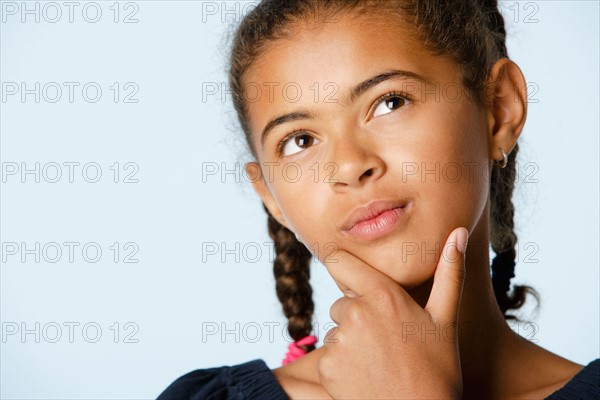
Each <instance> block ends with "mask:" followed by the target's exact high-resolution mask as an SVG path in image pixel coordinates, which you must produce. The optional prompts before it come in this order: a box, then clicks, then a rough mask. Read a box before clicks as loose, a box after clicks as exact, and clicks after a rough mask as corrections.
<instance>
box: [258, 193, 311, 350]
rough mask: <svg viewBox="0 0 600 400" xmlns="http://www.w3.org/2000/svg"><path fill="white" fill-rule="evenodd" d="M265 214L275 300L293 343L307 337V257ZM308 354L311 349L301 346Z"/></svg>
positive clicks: (269, 214) (309, 298) (308, 277)
mask: <svg viewBox="0 0 600 400" xmlns="http://www.w3.org/2000/svg"><path fill="white" fill-rule="evenodd" d="M263 207H264V209H265V211H266V212H267V214H268V216H269V219H268V227H269V236H270V237H271V239H273V241H274V243H275V261H274V262H273V274H274V276H275V289H276V291H277V298H279V301H280V302H281V305H282V307H283V313H284V314H285V316H286V318H287V319H288V332H289V334H290V336H291V337H292V339H294V341H298V340H300V339H302V338H303V337H304V336H308V335H310V333H311V331H312V315H313V311H314V303H313V300H312V288H311V286H310V283H309V279H310V260H311V259H312V255H311V253H310V252H309V251H308V249H307V248H306V246H304V245H303V244H302V243H300V242H299V241H298V240H297V239H296V235H294V233H292V232H291V231H290V230H289V229H287V228H286V227H285V226H283V225H281V224H280V223H279V222H278V221H277V220H276V219H275V218H274V217H273V216H272V215H271V213H270V212H269V210H268V209H267V207H265V205H264V204H263ZM301 347H305V348H304V350H305V351H307V352H309V351H311V350H314V348H315V346H314V345H312V346H301Z"/></svg>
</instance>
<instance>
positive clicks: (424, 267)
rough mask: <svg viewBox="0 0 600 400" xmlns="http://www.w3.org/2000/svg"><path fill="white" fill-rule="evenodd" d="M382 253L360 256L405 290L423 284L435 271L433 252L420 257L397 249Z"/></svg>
mask: <svg viewBox="0 0 600 400" xmlns="http://www.w3.org/2000/svg"><path fill="white" fill-rule="evenodd" d="M399 253H400V254H399ZM382 254H385V253H384V252H382V251H379V252H378V253H377V254H369V255H365V257H364V258H363V257H361V258H362V259H363V260H364V261H365V262H366V263H368V264H369V265H371V266H372V267H373V268H376V269H377V270H378V271H380V272H381V273H383V274H385V275H387V276H388V277H390V278H391V279H393V280H394V281H396V283H398V284H399V285H400V286H402V288H404V289H405V290H411V289H414V288H416V287H418V286H421V285H423V284H425V283H426V282H427V281H429V280H430V279H431V278H432V277H433V275H434V273H435V268H436V260H434V259H433V258H434V255H433V254H429V255H426V257H421V255H420V254H415V255H412V256H410V255H404V253H401V252H397V251H396V252H393V253H391V254H385V255H382ZM359 257H360V256H359Z"/></svg>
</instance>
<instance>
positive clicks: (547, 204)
mask: <svg viewBox="0 0 600 400" xmlns="http://www.w3.org/2000/svg"><path fill="white" fill-rule="evenodd" d="M6 3H10V2H2V7H3V8H4V7H5V6H6ZM15 4H17V6H18V7H21V4H22V3H21V2H20V1H19V2H16V3H15ZM27 4H28V7H30V8H33V7H34V4H35V3H34V2H28V3H27ZM58 4H59V5H61V8H62V11H63V13H66V12H67V11H68V9H67V8H66V7H65V6H62V4H63V3H62V2H59V3H58ZM80 4H81V5H80V6H79V7H78V8H76V9H75V13H74V22H73V23H70V22H69V20H68V15H66V14H63V15H62V18H61V19H60V20H59V21H58V22H56V23H49V22H47V21H45V20H44V18H43V15H42V18H41V19H40V22H39V23H36V22H34V20H33V18H34V17H33V16H31V15H30V16H27V21H26V22H25V23H23V22H21V21H20V14H17V15H8V14H7V13H3V18H5V20H4V19H3V21H2V23H1V25H0V35H1V38H0V45H1V62H0V67H1V77H0V80H1V81H2V82H17V83H20V82H27V84H28V87H29V88H31V87H33V83H34V82H40V83H41V86H43V85H44V84H46V83H48V82H58V83H59V84H62V82H80V83H81V86H79V87H78V88H79V89H76V91H75V98H74V101H73V103H70V102H69V101H68V98H67V93H66V86H63V89H64V91H63V98H61V100H60V101H58V102H57V103H50V102H48V101H45V100H44V98H42V99H41V101H40V103H36V102H35V101H34V100H33V96H32V95H29V96H28V97H27V98H26V101H25V102H24V103H23V102H21V101H20V99H19V97H18V96H9V97H8V98H7V100H6V101H3V102H2V103H0V106H1V109H0V121H1V122H0V124H1V125H0V128H1V142H0V147H1V154H0V155H1V158H2V160H1V161H2V163H4V164H3V165H4V167H5V168H8V165H9V164H7V163H11V162H16V163H17V164H19V165H20V164H21V162H25V163H27V165H28V166H29V167H32V166H33V165H34V163H35V162H39V163H40V166H45V165H46V166H48V168H50V167H49V166H51V165H52V164H48V163H52V162H56V163H59V164H61V165H62V164H63V163H64V162H79V163H81V165H80V166H79V167H78V168H77V169H76V170H75V172H76V174H75V177H74V182H73V183H70V182H69V181H68V176H66V173H67V172H68V170H67V169H66V167H63V176H62V178H61V180H60V181H59V182H58V183H48V182H46V181H44V179H43V178H42V179H41V181H40V183H35V182H34V181H33V176H31V175H29V176H27V181H26V182H25V183H22V182H21V178H20V177H19V175H14V176H7V177H6V182H5V183H2V187H1V189H2V192H1V200H2V203H1V221H2V222H1V236H2V237H1V241H2V243H4V244H5V246H6V244H7V243H11V242H15V243H19V244H20V243H21V242H26V243H27V246H28V248H32V247H33V246H34V243H35V242H39V243H40V244H41V246H44V245H45V244H47V243H50V242H57V243H63V242H78V243H80V245H79V246H78V247H77V248H76V249H77V250H76V252H75V260H74V262H73V263H70V262H69V261H68V255H67V254H65V253H63V255H62V258H61V259H60V260H59V261H58V262H56V263H50V262H47V261H45V260H44V259H43V257H42V259H41V260H40V262H39V263H36V262H35V260H34V258H33V255H29V256H27V258H26V262H22V261H21V259H20V254H21V253H18V254H17V255H8V254H3V257H4V256H5V258H6V260H5V261H6V262H4V260H3V263H2V267H1V295H0V300H1V309H0V311H1V321H2V324H3V329H4V337H3V342H2V343H0V346H1V347H0V350H1V356H0V361H1V374H0V387H1V391H0V397H2V398H3V399H32V398H45V399H65V398H79V399H91V398H94V399H116V398H119V399H125V398H136V399H141V398H155V397H156V396H157V395H158V394H159V393H160V392H161V391H162V390H163V389H164V388H165V387H166V386H167V385H168V384H170V383H171V382H172V381H173V380H174V379H175V378H177V377H178V376H180V375H181V374H183V373H186V372H188V371H191V370H193V369H196V368H205V367H212V366H220V365H225V364H237V363H241V362H245V361H248V360H251V359H254V358H263V359H264V360H265V361H266V362H267V364H268V365H269V366H270V367H271V368H275V367H277V366H279V365H281V360H282V358H283V356H284V355H285V352H286V347H287V344H288V341H287V337H286V336H285V335H283V334H282V332H284V331H285V325H284V324H285V322H286V321H285V319H284V318H283V316H282V313H281V311H280V305H279V302H278V301H277V298H276V296H275V290H274V280H273V277H272V272H271V263H270V260H271V256H272V253H271V252H270V251H269V250H270V247H269V245H268V243H269V238H268V235H267V231H266V217H265V214H264V211H263V210H262V208H261V206H260V202H259V200H258V197H257V196H256V195H254V193H253V192H252V189H251V186H250V184H249V183H248V182H246V181H245V180H244V179H243V177H242V176H240V175H238V178H237V179H236V176H235V175H233V174H229V175H225V176H224V177H223V179H221V178H220V175H219V174H217V175H211V176H205V177H204V178H205V179H203V175H202V171H203V168H205V170H206V168H209V167H211V166H213V165H217V166H218V167H219V168H221V163H225V165H226V166H227V168H230V169H231V168H233V167H234V166H236V165H237V166H238V173H239V172H240V171H241V166H242V164H241V163H242V162H243V161H244V160H245V158H244V156H243V150H244V148H243V145H242V142H241V140H240V139H241V134H239V133H238V131H237V127H236V120H235V115H234V114H233V111H232V107H231V105H230V97H229V96H226V99H225V100H226V101H225V102H222V101H221V97H220V96H219V95H220V94H222V93H221V92H219V95H217V96H209V97H208V98H207V99H205V100H206V101H203V98H202V91H203V83H204V84H205V86H206V84H209V85H210V83H216V84H217V85H220V84H221V82H225V80H226V77H225V74H224V68H225V66H224V62H225V60H226V55H227V51H228V47H227V41H226V39H225V34H226V32H227V31H228V26H229V24H227V23H223V22H222V18H226V19H231V18H233V17H238V18H239V16H240V14H242V13H243V10H244V9H246V10H247V9H248V8H247V6H246V5H245V4H244V3H238V4H237V10H238V11H237V12H236V11H234V12H233V14H230V15H224V9H223V3H222V2H200V1H172V2H171V1H137V2H135V3H133V5H128V4H126V2H121V3H119V4H117V5H118V8H119V10H120V14H119V22H118V23H115V22H114V21H113V18H114V12H113V10H112V9H110V8H109V7H111V6H113V2H112V1H110V2H98V4H99V6H100V8H101V10H102V16H101V18H100V20H99V21H98V22H97V23H90V22H86V21H85V20H84V19H83V17H82V13H81V11H82V8H83V6H84V5H86V4H87V3H86V2H81V3H80ZM44 5H45V3H43V2H40V3H39V6H38V7H40V11H42V8H43V7H44ZM251 5H252V4H250V6H251ZM136 6H137V9H136V8H135V7H136ZM47 7H48V6H47ZM113 7H114V6H113ZM203 7H204V8H203ZM227 7H228V9H230V10H235V7H236V4H235V3H234V2H228V3H227ZM502 9H503V11H504V15H505V18H506V20H507V24H508V28H507V29H508V35H509V39H508V49H509V54H510V56H511V58H512V59H513V60H515V61H516V62H517V63H518V64H519V65H520V66H521V68H522V70H523V72H524V74H525V77H526V78H527V81H528V82H529V83H530V85H531V86H530V93H532V94H531V100H537V103H533V102H532V103H531V104H530V106H529V112H528V120H527V123H526V126H525V129H524V131H523V135H522V136H521V153H520V155H519V157H520V161H521V162H522V163H525V162H528V161H530V162H533V163H535V164H536V165H537V166H538V167H539V169H538V170H537V172H536V174H535V178H536V179H538V180H539V181H538V183H523V182H522V181H521V183H520V184H519V185H518V186H517V190H516V194H515V202H516V207H517V216H516V224H517V227H516V232H517V234H518V237H519V252H520V256H521V257H524V256H525V255H527V254H529V255H531V256H532V260H538V262H529V263H525V262H520V263H518V264H517V269H516V278H515V279H514V280H513V283H524V284H530V285H533V286H534V287H535V288H536V289H538V290H539V292H540V293H541V295H542V301H543V303H542V308H541V309H540V310H539V312H538V313H537V314H531V313H528V312H527V311H528V310H530V308H528V307H525V310H524V312H523V313H521V314H520V315H521V316H522V317H524V318H529V319H530V320H532V321H533V322H535V332H534V331H532V329H531V326H530V327H529V329H528V330H527V329H525V328H527V327H525V328H523V327H517V326H515V329H521V331H520V332H521V333H522V334H523V335H524V336H526V337H529V338H533V339H534V340H537V343H538V344H540V345H541V346H543V347H545V348H547V349H549V350H551V351H553V352H555V353H557V354H559V355H561V356H563V357H566V358H568V359H571V360H573V361H575V362H578V363H581V364H587V363H588V362H589V361H591V360H592V359H594V358H596V357H598V356H599V355H600V353H599V351H600V349H599V344H598V343H599V313H600V311H599V273H598V271H599V268H598V265H599V263H598V261H599V260H598V204H599V203H598V181H599V179H598V178H599V177H598V167H599V166H598V159H599V157H598V136H599V135H598V133H599V129H598V128H599V126H598V109H599V107H598V98H599V85H598V76H599V68H598V48H599V43H598V37H599V32H598V25H599V24H598V12H599V6H598V2H595V1H537V2H503V3H502ZM203 10H204V12H203ZM516 10H519V11H520V13H519V15H517V14H516V13H515V12H516ZM46 11H47V12H48V14H47V15H46V16H47V17H48V19H51V18H54V12H55V11H54V10H52V9H50V8H46ZM93 11H94V10H93V8H89V9H88V14H87V15H88V16H91V17H93V16H94V12H93ZM131 12H134V13H135V15H134V16H133V17H134V18H137V19H138V22H137V23H123V22H122V20H123V18H124V17H125V15H128V14H129V13H131ZM213 13H214V14H213ZM532 13H533V14H532ZM527 16H529V17H530V19H529V22H528V23H527V22H525V20H526V19H527ZM535 19H537V22H535V21H533V20H535ZM229 30H231V28H229ZM86 82H97V83H98V85H100V87H101V88H102V90H103V93H102V96H101V98H100V100H99V101H98V102H96V103H89V102H87V101H85V100H84V99H83V98H82V95H81V87H82V86H83V85H84V84H85V83H86ZM114 82H119V86H120V94H121V98H120V99H119V102H117V103H115V102H114V101H113V97H112V96H113V94H114V92H113V91H111V89H110V88H109V87H110V86H111V85H112V84H113V83H114ZM127 82H133V83H134V84H135V85H137V87H138V88H139V91H138V92H137V93H136V94H135V95H134V96H133V99H137V100H138V102H137V103H124V102H123V101H122V100H123V97H122V96H123V95H125V94H127V93H130V92H131V91H132V90H131V89H128V90H126V88H125V87H124V85H125V84H126V83H127ZM536 90H537V91H536ZM49 93H50V94H48V95H49V96H53V93H54V92H49ZM90 93H92V94H93V92H90ZM3 94H5V93H3ZM115 162H119V169H120V172H121V174H120V176H119V178H118V181H119V182H118V183H114V182H113V180H114V172H113V170H111V169H110V166H111V165H113V164H114V163H115ZM127 162H131V163H135V165H137V166H138V167H139V170H138V171H137V172H136V173H135V175H134V176H133V178H136V179H138V181H139V182H138V183H124V182H123V180H124V177H125V174H126V173H128V172H132V171H133V169H131V168H129V169H126V168H124V165H125V163H127ZM86 163H98V165H99V166H100V168H101V171H102V177H101V179H100V180H99V181H98V182H97V183H88V182H86V181H85V180H84V179H83V178H82V174H81V166H82V165H83V164H86ZM214 163H216V164H214ZM236 163H238V164H236ZM47 172H48V173H50V172H52V171H50V169H48V170H47ZM88 172H89V174H88V175H86V176H87V177H88V178H89V177H90V176H91V177H93V175H94V174H93V173H92V172H91V170H90V171H88ZM51 175H52V176H53V175H54V173H53V172H52V174H51ZM236 180H237V181H238V182H236ZM93 242H95V243H98V246H100V248H101V249H102V251H103V253H102V258H101V259H100V261H98V262H96V263H91V262H86V261H85V260H84V259H83V258H82V255H81V248H82V246H83V245H84V244H86V243H93ZM114 242H118V243H119V245H120V247H121V252H120V254H119V257H118V260H119V262H114V260H113V256H114V252H113V250H111V249H110V246H111V245H112V244H113V243H114ZM128 242H133V243H135V244H136V245H137V246H138V249H139V250H138V251H137V253H136V254H135V256H134V258H136V259H138V260H139V262H138V263H124V262H123V259H124V257H125V255H126V254H127V253H129V251H126V250H124V249H123V246H124V244H125V243H128ZM203 243H204V246H207V244H208V245H210V243H217V244H218V245H219V246H221V243H225V246H226V247H227V248H228V249H235V246H236V243H238V244H239V246H240V247H239V248H240V250H242V251H241V252H238V255H239V254H240V253H242V254H241V258H240V260H239V262H236V260H235V256H234V255H232V254H230V255H225V256H226V259H225V262H221V259H220V256H219V254H220V253H219V254H217V255H206V253H205V254H204V260H203ZM265 243H267V244H265ZM532 243H533V245H531V244H532ZM527 244H530V247H526V246H527ZM531 246H533V247H531ZM536 246H537V247H536ZM65 249H67V248H66V247H64V246H63V250H65ZM131 249H132V247H130V248H129V249H128V250H131ZM244 249H245V252H244V251H243V250H244ZM257 249H260V250H261V254H260V255H257V253H256V250H257ZM535 249H537V251H536V252H535V254H532V253H533V250H535ZM49 254H50V253H49ZM51 254H53V253H51ZM90 254H92V256H93V252H91V253H90ZM244 255H245V257H244ZM48 257H52V255H48ZM312 284H313V288H314V290H315V302H316V307H317V310H316V316H315V322H317V323H318V324H319V325H318V329H317V333H318V334H319V336H320V338H321V340H322V337H323V335H324V333H325V332H326V330H327V329H328V328H329V327H331V325H329V326H327V325H326V324H327V323H330V318H329V307H330V305H331V303H332V302H333V301H335V299H337V298H338V297H339V296H340V293H339V292H338V290H337V287H336V286H335V285H334V283H333V281H332V279H331V278H330V277H329V275H328V274H327V273H326V272H325V271H324V269H323V267H322V266H321V265H319V264H318V263H315V264H313V270H312ZM36 322H37V323H39V324H40V329H39V332H40V341H39V343H37V342H36V340H35V339H36V338H35V335H34V334H29V335H26V336H25V340H22V338H21V337H20V335H19V334H20V333H21V332H19V333H18V334H16V335H8V334H7V332H6V330H7V329H9V328H10V327H14V326H17V327H18V328H19V329H21V323H25V324H26V328H28V329H33V328H34V327H35V323H36ZM69 322H73V323H77V324H79V325H78V326H75V328H74V336H73V341H72V343H71V342H70V341H69V335H68V328H67V326H66V325H64V324H65V323H69ZM128 322H130V323H132V324H130V325H127V328H126V326H125V324H126V323H128ZM87 323H92V324H97V325H94V326H99V327H100V328H101V329H102V336H101V337H100V338H99V340H98V341H97V342H96V343H89V342H88V340H91V339H94V336H95V331H94V329H90V330H88V331H87V335H84V334H83V333H82V327H83V326H84V325H85V324H87ZM115 323H119V326H118V329H117V328H116V326H115V325H114V324H115ZM222 323H223V324H225V325H224V326H221V324H222ZM236 323H239V326H237V327H236ZM14 324H16V325H14ZM54 324H58V325H59V326H61V327H62V336H61V337H60V338H59V339H58V340H57V342H56V343H51V342H50V341H51V339H52V338H54V336H55V335H56V331H55V330H54V328H53V326H55V325H54ZM215 324H216V325H215ZM214 326H217V327H218V329H219V333H221V332H220V330H221V328H223V327H224V328H226V329H228V330H229V331H230V333H229V334H227V335H226V336H225V338H224V340H222V339H221V337H220V335H218V334H217V335H212V336H207V337H205V338H204V340H203V336H202V334H203V328H204V332H205V333H206V329H207V327H208V328H212V327H214ZM269 326H272V327H273V330H274V334H273V337H269V336H270V331H269ZM111 327H112V328H111ZM135 327H137V331H135V332H134V328H135ZM257 327H258V328H259V330H258V331H257V329H256V328H257ZM115 330H118V332H119V334H120V335H119V337H118V338H116V341H117V343H115V336H114V333H115ZM231 332H234V333H231ZM128 333H133V336H130V337H129V341H132V340H134V341H135V340H137V343H126V340H125V336H126V335H127V334H128ZM257 333H259V334H260V337H258V338H257V340H254V339H255V338H256V336H257ZM236 334H237V335H238V338H236ZM86 339H87V340H86ZM253 342H254V343H253Z"/></svg>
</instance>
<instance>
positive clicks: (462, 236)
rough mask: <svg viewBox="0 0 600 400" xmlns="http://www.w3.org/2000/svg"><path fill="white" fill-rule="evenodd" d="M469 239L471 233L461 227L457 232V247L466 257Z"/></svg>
mask: <svg viewBox="0 0 600 400" xmlns="http://www.w3.org/2000/svg"><path fill="white" fill-rule="evenodd" d="M468 239H469V231H468V230H467V229H466V228H463V227H460V228H459V229H458V232H456V246H457V247H458V250H459V251H460V252H461V253H462V254H463V255H464V254H465V252H466V250H467V241H468Z"/></svg>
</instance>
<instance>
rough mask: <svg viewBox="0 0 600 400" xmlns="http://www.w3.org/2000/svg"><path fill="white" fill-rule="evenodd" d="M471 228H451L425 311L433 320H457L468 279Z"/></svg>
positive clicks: (450, 321)
mask: <svg viewBox="0 0 600 400" xmlns="http://www.w3.org/2000/svg"><path fill="white" fill-rule="evenodd" d="M468 239H469V231H468V230H467V229H466V228H463V227H460V228H456V229H455V230H453V231H452V233H451V234H450V235H449V236H448V239H447V240H446V244H445V245H444V250H443V251H442V256H441V257H440V261H439V262H438V265H437V268H436V270H435V275H434V276H433V287H432V288H431V294H430V295H429V300H428V301H427V305H426V306H425V310H426V311H428V312H429V314H430V315H431V316H432V318H433V320H435V321H439V322H445V323H454V322H456V320H457V319H458V309H459V306H460V298H461V295H462V289H463V284H464V281H465V275H466V271H465V253H464V252H465V251H466V249H467V241H468Z"/></svg>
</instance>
